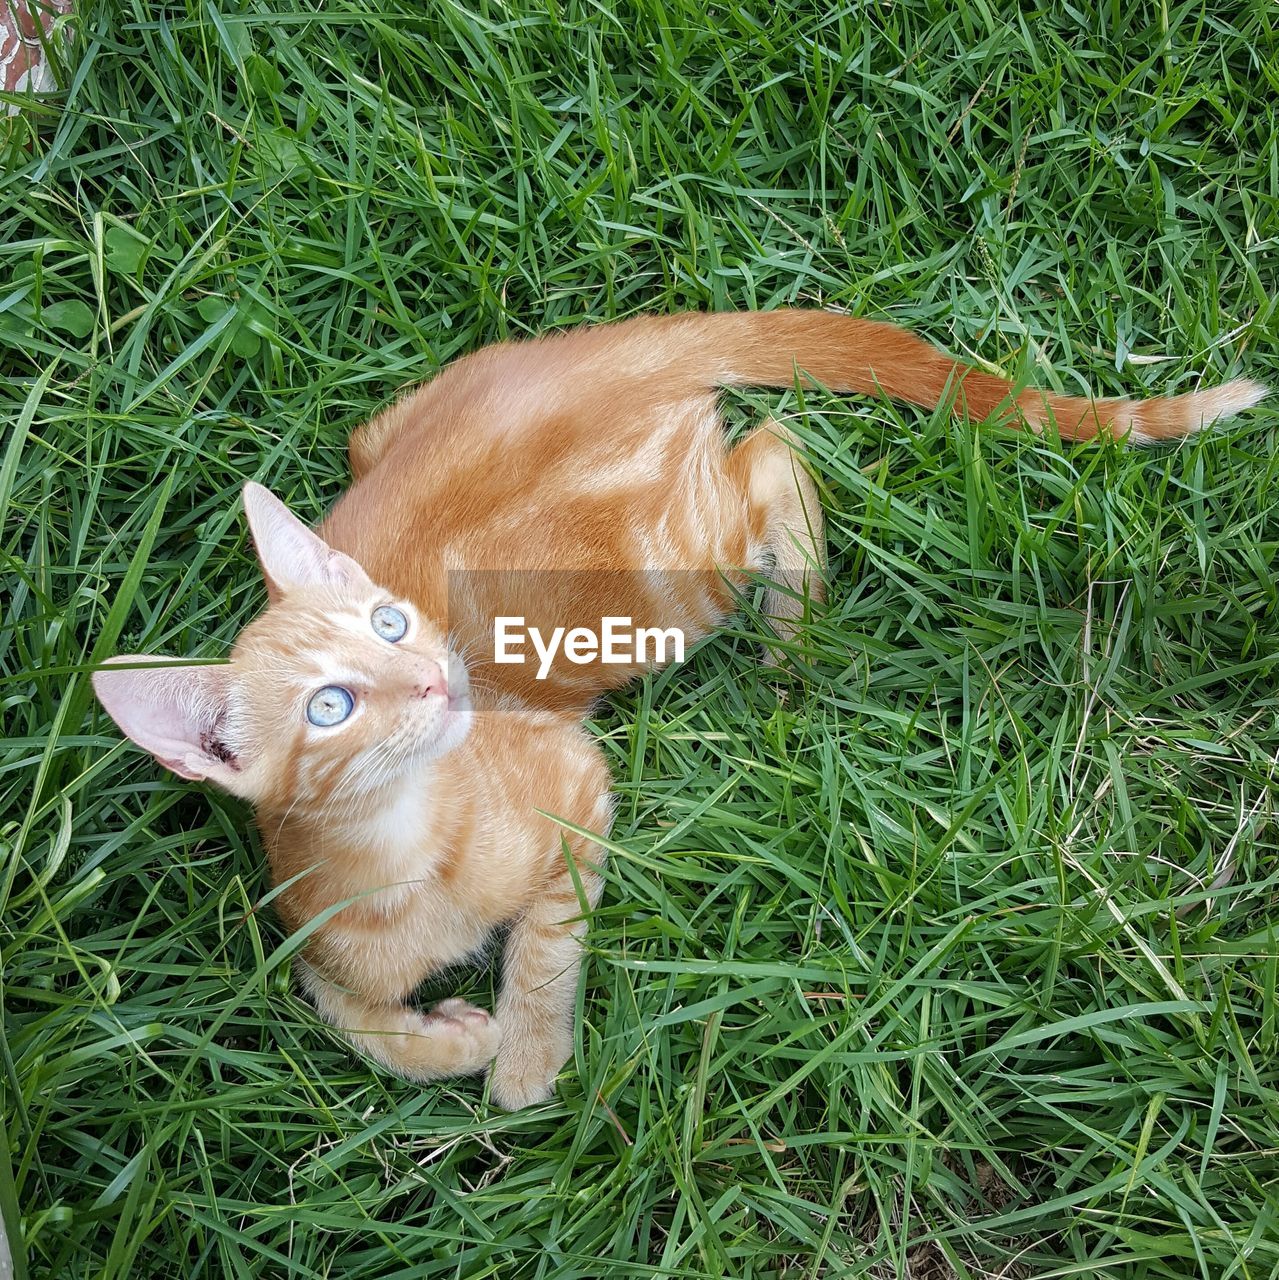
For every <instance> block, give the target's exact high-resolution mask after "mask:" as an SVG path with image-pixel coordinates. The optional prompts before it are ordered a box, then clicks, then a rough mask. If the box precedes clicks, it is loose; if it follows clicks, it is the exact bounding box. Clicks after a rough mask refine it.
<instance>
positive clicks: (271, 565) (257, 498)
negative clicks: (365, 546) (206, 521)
mask: <svg viewBox="0 0 1279 1280" xmlns="http://www.w3.org/2000/svg"><path fill="white" fill-rule="evenodd" d="M244 514H245V515H246V516H247V517H248V519H249V531H250V532H251V533H252V534H253V545H254V546H255V547H256V548H257V553H258V563H259V564H260V565H261V566H262V576H263V577H264V578H265V579H266V592H267V595H268V596H269V597H270V599H271V603H272V604H274V603H275V602H276V601H277V600H279V598H280V597H281V596H283V595H285V594H286V593H287V592H289V591H290V590H292V589H293V588H294V587H318V586H348V585H349V586H354V587H362V588H363V587H367V588H371V587H372V586H373V583H372V582H371V581H370V579H369V575H368V574H367V573H365V572H364V570H363V569H361V568H360V566H359V565H358V564H357V563H356V562H355V561H354V560H352V559H351V557H350V556H348V555H346V554H345V553H344V552H341V551H334V550H333V548H332V547H331V546H329V544H328V543H327V542H325V541H324V539H323V538H321V537H318V536H317V535H316V534H314V533H312V532H311V530H310V529H308V528H307V527H306V525H304V524H303V523H302V521H301V520H299V519H298V518H297V516H295V515H294V514H293V512H292V511H290V510H289V509H288V507H286V506H285V505H284V503H283V502H281V501H280V499H279V498H277V497H276V496H275V494H273V493H272V492H271V490H270V489H267V488H265V487H264V486H263V485H260V484H255V483H254V482H253V481H252V480H250V481H248V482H247V483H246V484H245V486H244Z"/></svg>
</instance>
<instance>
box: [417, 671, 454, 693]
mask: <svg viewBox="0 0 1279 1280" xmlns="http://www.w3.org/2000/svg"><path fill="white" fill-rule="evenodd" d="M448 691H449V683H448V679H447V677H446V676H445V674H444V671H443V670H442V669H441V667H440V664H439V663H438V662H427V663H424V664H423V666H422V669H421V670H420V671H419V672H418V677H417V683H416V684H415V685H414V686H413V694H414V696H415V697H418V698H429V697H430V696H431V695H432V694H433V693H442V694H444V695H446V696H447V694H448Z"/></svg>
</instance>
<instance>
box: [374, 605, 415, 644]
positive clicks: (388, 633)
mask: <svg viewBox="0 0 1279 1280" xmlns="http://www.w3.org/2000/svg"><path fill="white" fill-rule="evenodd" d="M408 629H409V620H408V619H407V618H406V617H405V616H404V615H403V614H402V613H401V612H400V611H399V610H398V609H397V608H395V606H394V605H389V604H384V605H383V606H382V607H381V608H380V609H374V610H373V630H374V631H376V632H377V633H378V635H380V636H381V637H382V639H383V640H389V641H390V642H391V643H392V644H394V643H395V642H396V641H397V640H403V639H404V633H405V632H406V631H407V630H408Z"/></svg>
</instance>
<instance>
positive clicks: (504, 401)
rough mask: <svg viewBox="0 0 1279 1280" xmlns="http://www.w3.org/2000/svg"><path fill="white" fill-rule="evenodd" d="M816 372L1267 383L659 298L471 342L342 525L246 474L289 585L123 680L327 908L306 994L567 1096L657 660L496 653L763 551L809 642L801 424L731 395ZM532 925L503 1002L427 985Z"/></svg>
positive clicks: (312, 923) (1222, 399)
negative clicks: (232, 630) (437, 998)
mask: <svg viewBox="0 0 1279 1280" xmlns="http://www.w3.org/2000/svg"><path fill="white" fill-rule="evenodd" d="M802 373H808V374H810V375H811V376H812V377H814V378H816V379H817V380H819V381H820V382H821V383H823V384H824V385H826V386H828V387H830V388H832V389H834V390H837V391H857V392H866V393H875V392H882V393H884V394H887V395H890V396H892V397H894V398H896V399H900V400H904V401H907V402H908V403H911V404H916V405H922V406H926V407H932V406H935V405H939V404H947V405H949V406H950V407H951V408H952V410H953V411H954V412H957V413H958V412H967V413H969V414H971V415H973V416H976V417H988V416H990V415H993V414H1002V415H1008V416H1014V415H1015V416H1016V417H1017V418H1019V419H1020V420H1022V421H1024V422H1025V423H1026V424H1027V425H1029V426H1030V427H1031V428H1032V429H1035V430H1040V429H1042V428H1043V427H1044V425H1045V424H1046V423H1047V421H1048V419H1049V418H1050V417H1051V418H1052V419H1053V420H1055V422H1056V425H1057V429H1058V430H1059V431H1060V433H1061V434H1062V435H1063V436H1064V437H1067V438H1070V439H1086V438H1090V437H1092V436H1094V435H1097V434H1111V435H1127V436H1128V437H1129V438H1130V439H1132V440H1135V441H1142V442H1145V441H1154V440H1170V439H1177V438H1179V437H1181V436H1184V435H1187V434H1189V433H1190V432H1192V431H1195V430H1197V429H1198V428H1199V427H1200V426H1201V425H1203V424H1205V423H1207V422H1210V421H1213V420H1215V419H1217V418H1221V417H1225V416H1228V415H1230V414H1233V413H1236V412H1238V411H1240V410H1242V409H1245V408H1248V407H1250V406H1252V405H1253V404H1255V403H1257V401H1258V400H1259V399H1260V398H1261V396H1262V395H1263V394H1264V389H1263V388H1262V387H1260V386H1259V385H1257V384H1256V383H1252V382H1248V381H1244V380H1238V381H1235V382H1231V383H1228V384H1226V385H1224V386H1221V387H1218V388H1216V389H1214V390H1210V391H1198V392H1192V393H1189V394H1186V395H1180V396H1176V397H1173V398H1170V399H1158V400H1148V401H1130V400H1099V401H1090V400H1083V399H1072V398H1067V397H1060V396H1053V395H1045V394H1041V393H1039V392H1037V391H1025V392H1022V393H1021V394H1020V395H1016V396H1015V397H1014V396H1013V394H1012V388H1011V386H1010V384H1009V383H1007V382H1005V381H1004V380H1002V379H1000V378H997V377H995V376H993V375H990V374H987V373H983V372H980V371H978V370H974V369H971V368H968V367H966V366H964V365H962V364H958V363H956V362H955V361H954V360H953V359H951V358H950V357H947V356H945V355H943V354H942V353H941V352H939V351H937V350H936V349H935V348H933V347H932V346H930V345H929V344H927V343H926V342H924V341H922V340H921V339H919V338H916V337H914V336H913V335H911V334H909V333H906V332H904V331H902V330H900V329H897V328H895V327H893V326H891V325H886V324H882V323H877V322H873V321H868V320H859V319H853V318H850V317H846V316H840V315H835V314H829V313H824V312H808V311H790V310H784V311H774V312H769V313H761V314H753V313H747V314H724V315H684V316H672V317H664V318H644V319H638V320H631V321H627V322H623V323H618V324H611V325H599V326H592V327H583V328H579V329H575V330H572V331H569V332H567V333H564V334H561V335H557V336H553V337H546V338H542V339H539V340H536V341H531V342H520V343H506V344H503V345H500V346H496V347H491V348H487V349H485V350H483V351H480V352H478V353H476V354H475V355H472V356H469V357H467V358H465V359H463V360H460V361H458V362H456V363H455V364H454V365H452V366H450V367H449V368H448V369H446V370H444V371H443V372H441V373H440V374H439V375H437V376H436V377H435V378H434V380H433V381H431V382H430V383H428V384H427V385H425V386H424V387H422V388H420V389H418V390H417V391H415V392H413V393H412V394H410V395H409V396H407V397H405V398H404V399H403V400H401V401H400V402H399V403H398V404H396V405H394V406H393V407H391V408H390V409H388V410H386V411H385V412H384V413H382V414H380V415H379V416H378V417H376V418H374V419H373V420H372V421H371V422H369V423H368V424H366V425H365V426H363V427H361V428H360V429H359V430H357V431H356V432H355V433H354V434H353V436H352V438H351V461H352V469H353V471H354V474H355V482H354V483H353V484H352V486H351V488H350V489H349V490H348V491H347V492H346V494H345V495H344V496H343V497H342V498H341V499H340V501H339V502H338V503H337V505H336V507H335V508H334V510H333V511H332V513H331V514H330V515H329V517H328V519H327V520H326V521H325V522H324V523H323V525H322V526H321V530H320V534H316V533H312V532H311V531H310V530H308V529H307V528H306V527H305V526H304V525H303V524H302V523H301V522H300V521H298V520H297V519H296V518H295V517H294V516H293V515H291V514H290V513H289V511H288V510H287V508H285V507H284V505H283V504H282V503H280V502H279V501H278V499H276V498H274V497H273V496H272V495H271V494H270V493H268V492H267V491H266V490H265V489H263V488H262V487H261V486H259V485H255V484H248V485H246V486H245V493H244V500H245V508H246V512H247V515H248V518H249V524H250V527H251V529H252V533H253V538H254V542H255V544H256V547H257V550H258V555H259V559H260V561H261V564H262V569H263V573H264V576H265V578H266V584H267V591H268V596H269V607H268V608H267V610H266V611H265V613H263V614H262V615H261V616H260V617H259V618H257V619H256V620H255V621H254V622H253V623H251V624H250V625H249V626H248V627H246V628H245V630H244V632H243V633H242V634H241V635H240V637H239V638H238V640H237V642H236V644H235V647H234V650H233V652H232V654H231V660H230V663H229V664H228V665H224V666H190V665H184V664H182V663H181V662H180V661H173V660H163V659H159V658H145V657H143V658H139V657H133V658H122V659H116V660H115V662H116V663H126V664H129V663H131V664H137V663H139V662H151V663H152V664H160V663H163V665H152V666H150V667H148V668H144V667H138V666H136V665H134V666H131V667H122V666H117V665H110V666H107V667H105V668H103V669H102V670H100V671H98V672H97V673H96V674H95V676H94V687H95V689H96V690H97V693H98V696H99V698H100V700H101V701H102V703H103V705H104V706H105V707H106V709H107V710H108V712H110V714H111V715H112V717H113V718H114V719H115V721H116V723H117V724H118V725H119V726H120V728H121V729H122V730H123V731H124V732H125V734H127V735H128V736H129V737H130V738H131V739H132V740H133V741H134V742H136V743H137V744H138V745H140V746H142V747H144V748H145V749H146V750H148V751H150V752H151V753H152V754H153V755H154V756H155V757H156V759H157V760H159V762H160V763H161V764H163V765H165V766H166V767H167V768H169V769H171V770H173V771H174V772H175V773H178V774H179V775H181V776H183V777H187V778H193V779H204V780H208V781H210V782H212V783H214V784H216V785H218V786H220V787H223V788H224V789H226V790H227V791H230V792H232V793H233V794H235V795H238V796H242V797H244V798H246V799H248V800H250V801H252V803H253V804H254V806H255V810H256V815H257V821H258V824H259V826H260V828H261V830H262V834H263V838H264V841H265V844H266V847H267V850H268V855H269V859H270V864H271V874H272V877H273V879H274V881H275V882H276V883H277V884H281V885H283V886H284V888H283V890H282V892H281V893H280V894H279V895H278V897H277V899H276V901H277V903H278V905H279V910H280V914H281V916H282V917H283V920H284V923H285V925H286V926H287V927H288V928H289V929H290V930H298V929H303V928H306V929H309V930H310V931H311V932H310V933H309V935H308V936H307V938H306V941H305V944H304V946H303V955H304V957H305V964H304V965H303V969H302V983H303V986H304V987H305V989H306V990H307V992H308V994H309V995H310V996H311V998H312V1000H313V1001H314V1003H315V1005H316V1007H317V1009H318V1010H319V1011H320V1013H321V1014H322V1015H323V1016H324V1017H325V1018H327V1019H328V1020H329V1021H330V1022H332V1023H333V1024H334V1025H335V1026H337V1027H339V1028H341V1029H342V1030H343V1031H344V1032H345V1033H346V1034H347V1036H348V1037H349V1038H350V1039H351V1040H352V1041H353V1042H354V1043H355V1044H356V1045H357V1046H358V1047H359V1048H360V1049H362V1050H363V1051H364V1052H365V1053H367V1054H368V1055H369V1056H370V1057H373V1058H375V1059H376V1060H377V1061H379V1062H381V1063H382V1064H384V1065H385V1066H387V1067H389V1068H390V1069H391V1070H393V1071H395V1072H398V1073H399V1074H401V1075H404V1076H408V1077H411V1078H414V1079H418V1080H430V1079H434V1078H438V1077H441V1076H444V1075H451V1074H455V1073H467V1072H478V1071H482V1070H484V1069H485V1068H486V1067H488V1066H489V1063H490V1062H492V1068H491V1072H490V1088H491V1094H492V1097H493V1098H494V1100H495V1101H496V1102H497V1103H499V1104H500V1105H502V1106H504V1107H507V1108H515V1107H521V1106H524V1105H527V1104H529V1103H533V1102H538V1101H542V1100H545V1099H546V1098H548V1097H550V1096H551V1094H552V1092H553V1089H554V1082H555V1077H556V1075H557V1073H558V1071H559V1069H560V1067H561V1066H562V1065H563V1064H564V1062H565V1061H566V1059H567V1058H568V1056H569V1053H570V1052H571V1048H572V1025H571V1012H572V1007H573V1000H574V993H575V990H576V983H577V970H578V965H579V950H580V945H579V939H580V937H581V934H582V931H583V927H584V926H583V923H582V917H583V914H584V910H585V909H587V908H589V907H591V906H593V905H594V903H595V902H596V900H597V899H598V896H599V892H600V887H601V879H600V875H599V867H600V863H601V861H602V851H601V849H600V847H599V845H598V844H597V843H596V842H595V841H593V840H592V839H590V838H589V837H588V836H586V835H583V834H579V833H580V832H594V833H596V834H597V835H599V836H603V835H605V834H606V832H607V829H608V824H609V819H610V799H609V778H608V771H607V768H606V766H605V763H604V759H603V756H602V753H601V751H600V750H599V748H598V747H597V746H596V745H595V744H594V743H593V742H592V741H591V739H590V738H589V737H588V736H587V735H586V733H585V731H584V729H583V727H582V725H581V719H582V717H583V716H584V715H585V714H586V713H587V712H588V711H589V709H590V707H591V705H592V703H593V702H594V701H595V700H596V699H597V698H599V697H600V696H601V695H602V694H604V693H606V692H608V690H609V689H612V688H617V687H619V686H620V685H621V684H624V683H625V682H626V681H627V680H629V679H631V678H632V677H633V676H634V675H635V674H636V673H637V672H638V671H640V670H642V669H644V666H645V664H643V663H639V662H636V663H631V664H620V665H613V666H609V665H604V664H601V663H595V664H593V665H577V664H575V663H572V662H567V661H564V660H563V659H562V658H560V659H557V660H556V661H555V662H554V663H553V664H552V665H551V667H550V670H549V671H548V673H547V678H546V679H544V680H537V679H535V678H534V677H533V674H532V668H530V667H528V666H510V665H501V664H498V663H495V662H494V661H493V625H494V618H495V617H496V616H497V615H498V614H502V613H511V612H518V613H523V614H525V615H526V616H527V618H528V620H529V621H530V623H532V622H534V621H536V620H545V621H546V622H547V623H550V624H554V625H563V626H565V627H573V626H576V625H579V624H589V625H598V624H599V622H600V620H601V619H602V618H603V617H605V616H609V615H625V616H628V617H630V618H632V619H634V620H635V622H636V624H637V625H645V626H648V625H660V626H662V627H671V626H679V627H682V628H683V630H684V632H685V635H686V641H687V643H689V644H691V643H693V642H694V641H695V640H697V639H699V638H701V637H702V636H704V635H706V634H708V633H709V631H711V630H712V629H713V628H714V627H715V626H716V625H718V624H719V623H720V622H721V621H722V620H723V619H724V617H725V616H726V615H727V614H728V613H729V612H730V611H731V609H732V607H733V599H734V595H733V592H734V587H735V586H736V585H737V584H738V583H740V582H741V581H743V579H744V577H745V574H747V573H753V572H757V571H762V570H768V571H769V572H770V575H771V578H772V581H773V582H774V583H775V584H776V586H775V587H774V588H772V589H771V590H770V591H769V593H768V596H767V599H766V608H767V609H768V611H769V612H770V613H771V614H772V615H774V616H775V617H776V619H777V630H778V632H779V635H780V636H781V637H782V639H783V641H785V639H786V638H787V637H788V636H790V635H791V634H793V631H794V628H795V626H796V623H797V620H798V619H800V618H801V617H802V614H803V611H804V609H805V608H806V607H808V603H809V602H810V601H817V600H820V596H821V585H822V584H821V573H822V566H823V563H824V554H823V553H824V538H823V534H822V516H821V510H820V507H819V505H818V503H817V500H816V493H815V490H814V487H813V485H812V482H811V480H810V479H809V478H808V476H807V474H806V473H805V471H804V470H803V468H802V466H801V465H800V463H799V462H798V460H797V459H796V457H795V455H794V453H793V451H792V448H791V445H790V443H789V442H788V440H787V437H786V435H785V433H784V432H783V431H782V430H781V429H780V428H778V427H777V426H776V424H766V425H765V426H762V427H760V428H758V429H757V430H756V431H754V432H753V433H752V434H750V435H749V436H747V437H746V439H745V440H743V441H742V442H741V443H740V444H738V445H737V446H736V447H735V448H733V449H729V448H728V447H727V446H726V444H725V440H724V434H723V429H722V426H721V422H720V419H719V415H718V413H717V411H716V404H715V388H717V387H719V386H725V385H744V384H761V385H775V386H781V385H789V384H790V383H792V382H793V380H794V378H795V377H796V376H799V375H801V374H802ZM321 534H322V536H320V535H321ZM478 571H488V572H478ZM463 656H465V657H466V659H467V661H466V662H464V661H463ZM468 663H469V673H468ZM544 814H553V815H555V816H556V817H557V818H559V819H561V820H563V825H561V824H560V823H557V822H554V821H552V820H551V819H549V818H547V817H545V816H542V815H544ZM499 925H509V926H510V934H509V937H508V940H507V942H506V948H505V954H504V962H503V977H502V989H501V994H500V996H499V999H498V1003H497V1008H496V1011H495V1016H494V1017H490V1016H489V1015H488V1014H487V1013H486V1012H484V1011H483V1010H480V1009H477V1008H475V1007H474V1006H472V1005H469V1004H466V1003H465V1002H463V1001H460V1000H446V1001H444V1002H443V1003H441V1004H439V1005H436V1006H435V1008H434V1009H432V1010H431V1011H429V1012H428V1013H425V1014H424V1013H419V1012H417V1011H416V1010H414V1009H413V1008H412V1007H411V1006H410V1004H409V1003H408V1001H409V998H410V996H411V995H412V992H413V991H414V989H415V988H416V987H417V986H418V985H419V984H420V983H421V982H422V981H423V980H424V979H425V978H426V977H428V976H429V975H431V974H432V973H436V972H439V971H440V970H442V969H443V968H445V967H446V966H448V965H450V964H452V963H455V962H457V961H459V960H463V959H465V958H466V957H468V956H470V955H472V954H473V953H475V952H476V951H477V950H478V949H479V948H480V947H481V946H482V945H483V944H484V942H485V940H486V939H487V938H488V936H489V935H490V934H491V933H492V932H493V930H494V929H495V928H496V927H498V926H499Z"/></svg>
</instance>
